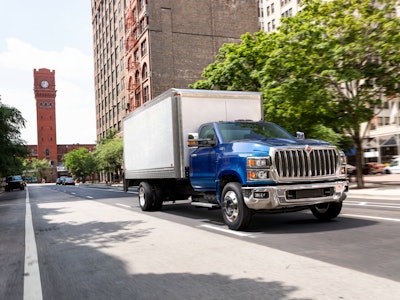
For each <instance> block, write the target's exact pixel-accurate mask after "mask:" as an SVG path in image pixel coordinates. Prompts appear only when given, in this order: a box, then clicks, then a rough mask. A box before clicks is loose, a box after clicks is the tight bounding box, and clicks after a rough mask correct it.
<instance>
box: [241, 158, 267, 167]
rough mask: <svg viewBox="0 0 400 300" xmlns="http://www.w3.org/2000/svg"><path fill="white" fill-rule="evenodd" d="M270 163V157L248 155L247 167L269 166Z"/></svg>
mask: <svg viewBox="0 0 400 300" xmlns="http://www.w3.org/2000/svg"><path fill="white" fill-rule="evenodd" d="M270 165H271V158H270V157H269V156H267V157H248V158H247V167H248V168H269V167H270Z"/></svg>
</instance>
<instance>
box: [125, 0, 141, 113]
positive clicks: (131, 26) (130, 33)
mask: <svg viewBox="0 0 400 300" xmlns="http://www.w3.org/2000/svg"><path fill="white" fill-rule="evenodd" d="M137 26H138V24H137V22H136V19H135V16H134V15H133V11H132V6H131V7H130V8H129V9H127V10H126V12H125V57H126V68H127V71H128V72H127V77H128V99H127V102H126V103H127V107H126V109H127V110H129V111H132V110H134V109H135V108H137V107H138V106H140V103H138V102H137V101H136V100H135V95H136V91H137V89H139V88H140V84H139V81H138V78H135V74H136V72H138V70H139V67H140V63H139V62H138V61H137V59H136V57H135V53H134V49H135V45H136V43H137V39H136V29H137Z"/></svg>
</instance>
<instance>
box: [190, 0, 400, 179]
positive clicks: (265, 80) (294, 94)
mask: <svg viewBox="0 0 400 300" xmlns="http://www.w3.org/2000/svg"><path fill="white" fill-rule="evenodd" d="M304 4H305V6H304V9H303V10H302V11H301V12H300V13H298V14H296V15H295V16H294V17H290V18H285V19H282V25H281V26H280V27H279V28H278V30H277V32H275V33H272V34H266V33H265V34H261V33H258V34H257V35H255V37H254V42H253V43H248V42H247V40H249V37H248V35H246V36H245V39H246V41H245V42H242V43H241V45H240V46H237V47H231V48H230V49H233V50H235V51H236V52H235V54H237V56H238V57H239V58H240V59H243V58H244V59H246V58H249V59H251V60H252V61H251V62H250V63H249V62H246V65H254V66H255V67H256V69H255V71H254V72H255V73H258V75H255V74H254V73H253V75H252V78H256V79H257V80H259V81H260V86H261V88H260V90H261V91H262V92H263V94H264V99H265V100H266V102H265V114H266V119H268V120H271V121H276V122H278V123H280V124H281V125H283V126H284V127H286V128H288V129H289V130H290V129H294V126H297V128H299V127H300V128H301V127H304V128H306V129H307V130H308V131H309V133H311V134H313V132H315V131H318V128H321V126H324V127H329V128H332V129H333V130H334V131H335V132H339V133H344V134H347V135H349V136H351V138H352V140H353V143H354V145H355V148H356V166H357V169H358V170H359V171H361V169H362V168H361V165H362V153H363V149H362V140H363V137H364V136H363V135H364V133H363V132H362V131H361V124H362V123H365V122H370V121H371V120H372V119H373V116H374V109H375V107H379V106H380V105H381V103H382V99H383V98H384V97H393V96H398V94H399V89H400V85H399V82H400V68H399V66H400V52H399V51H398V49H399V48H400V35H399V34H398V33H399V32H400V20H399V17H398V16H397V15H396V7H398V6H399V4H400V1H399V0H377V1H370V0H350V1H349V0H331V1H323V0H306V1H305V2H304ZM242 40H243V37H242ZM244 45H250V47H253V48H254V47H255V48H256V49H254V52H255V53H260V52H263V51H264V52H265V53H264V54H263V56H262V59H263V63H261V64H260V62H257V63H254V61H255V60H256V58H255V57H252V56H251V55H247V52H246V51H242V50H241V51H240V52H239V51H238V49H241V46H244ZM224 47H226V46H224ZM260 49H261V50H260ZM248 51H251V49H249V50H248ZM225 52H226V51H225ZM225 52H224V51H222V52H221V51H220V53H225ZM244 54H246V55H244ZM234 57H235V55H234V54H231V53H229V56H227V55H226V56H225V57H223V58H222V59H223V60H222V62H221V61H220V62H218V64H217V63H214V68H217V67H221V68H222V67H227V63H228V61H229V59H232V58H234ZM230 65H232V66H235V64H232V63H231V64H230ZM261 65H262V68H261V70H260V69H259V68H260V66H261ZM211 71H212V73H210V72H211ZM207 72H208V73H207ZM225 73H226V72H223V74H225ZM204 76H209V78H207V79H206V80H205V81H203V83H202V82H199V83H198V84H194V85H193V87H199V86H200V87H201V86H202V87H204V86H206V85H204V82H207V83H208V84H209V86H208V87H209V88H214V87H218V86H219V84H220V83H223V85H222V84H221V85H220V86H222V87H227V88H226V89H230V87H238V84H237V80H236V79H237V77H235V81H234V80H232V79H231V83H230V85H229V83H227V82H226V80H225V78H222V80H219V77H218V76H219V73H218V72H217V70H214V69H213V68H211V67H210V68H206V71H205V72H204ZM209 79H210V80H209ZM243 87H245V88H247V86H246V85H243ZM307 130H304V131H307ZM357 185H358V186H359V187H363V186H364V181H363V177H362V172H358V174H357Z"/></svg>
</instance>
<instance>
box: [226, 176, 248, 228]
mask: <svg viewBox="0 0 400 300" xmlns="http://www.w3.org/2000/svg"><path fill="white" fill-rule="evenodd" d="M221 209H222V217H223V218H224V221H225V224H226V225H228V227H229V228H230V229H232V230H243V229H245V228H246V227H247V226H248V225H249V224H250V221H251V215H252V212H251V210H250V209H249V208H248V207H247V206H246V204H245V203H244V200H243V195H242V189H241V185H240V184H239V183H237V182H230V183H228V184H227V185H225V187H224V189H223V191H222V197H221Z"/></svg>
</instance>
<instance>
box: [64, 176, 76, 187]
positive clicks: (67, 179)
mask: <svg viewBox="0 0 400 300" xmlns="http://www.w3.org/2000/svg"><path fill="white" fill-rule="evenodd" d="M62 184H63V185H75V180H74V179H73V178H72V177H65V178H64V180H63V183H62Z"/></svg>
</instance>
